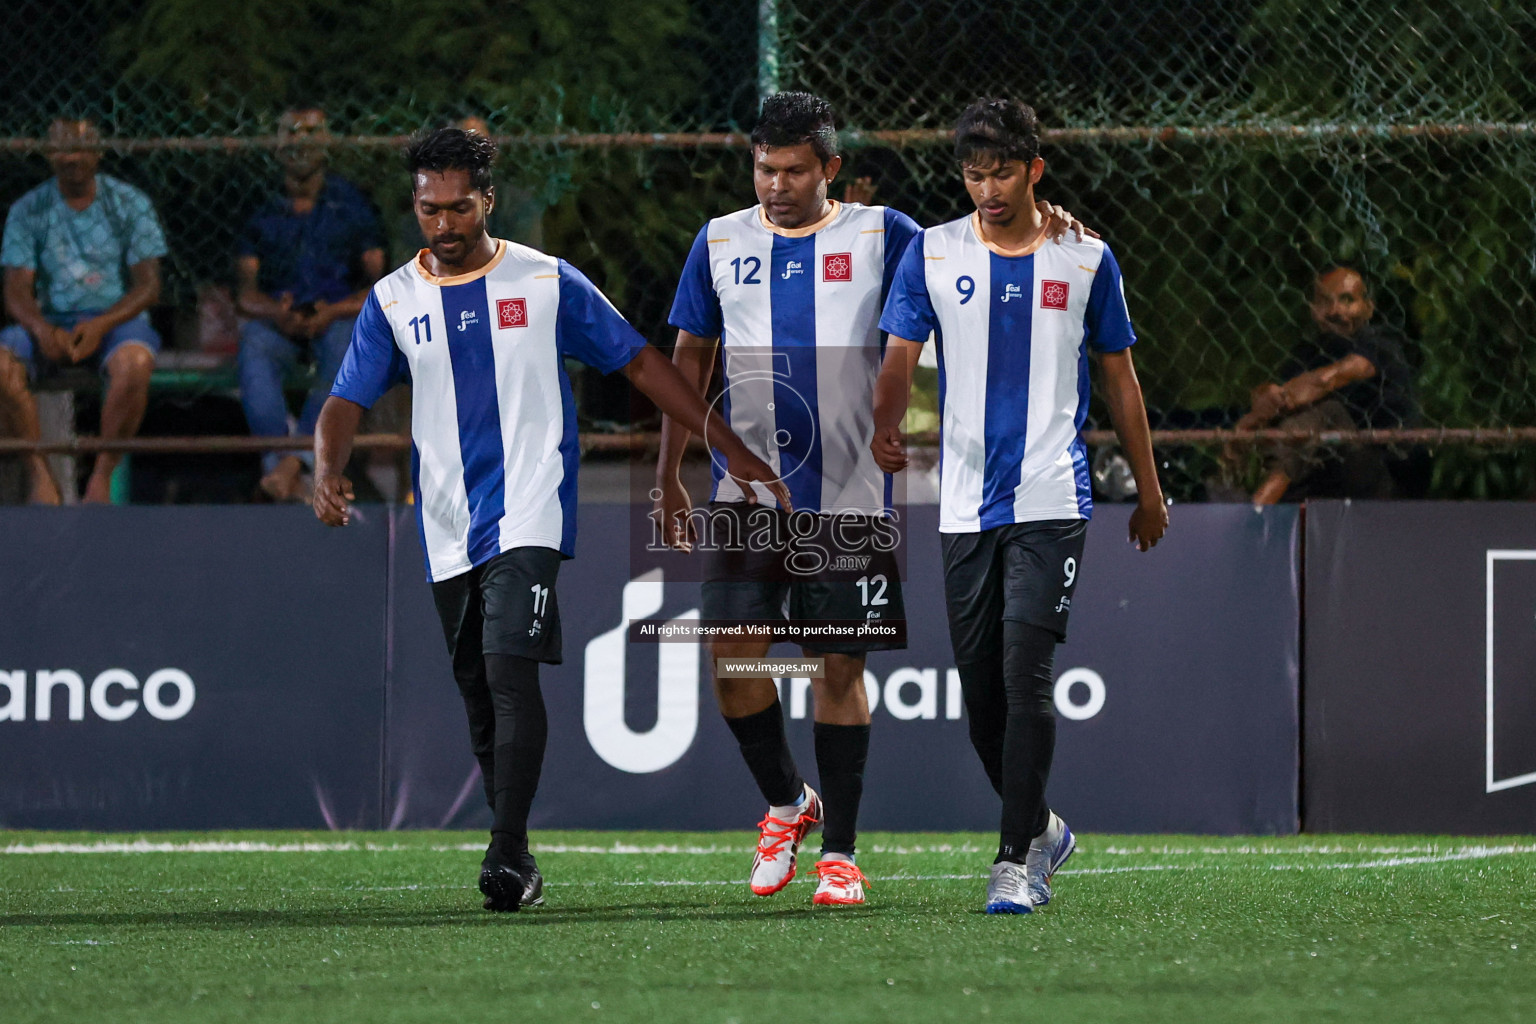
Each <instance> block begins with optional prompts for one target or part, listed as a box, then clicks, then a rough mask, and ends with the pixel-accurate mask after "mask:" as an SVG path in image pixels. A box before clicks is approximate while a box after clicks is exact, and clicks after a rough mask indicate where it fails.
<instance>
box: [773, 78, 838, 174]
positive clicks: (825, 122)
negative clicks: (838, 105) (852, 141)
mask: <svg viewBox="0 0 1536 1024" xmlns="http://www.w3.org/2000/svg"><path fill="white" fill-rule="evenodd" d="M805 143H810V145H811V149H812V150H813V151H814V152H815V153H816V159H818V160H820V161H821V162H822V163H823V164H825V163H826V162H827V161H828V160H831V159H832V158H833V157H834V156H837V119H836V118H835V117H834V116H833V114H832V104H830V103H828V102H827V101H826V100H824V99H822V98H821V97H820V96H814V95H812V94H811V93H808V92H781V93H775V94H774V95H772V96H769V97H768V98H767V99H765V100H763V111H762V114H761V115H759V116H758V119H757V126H756V127H755V128H753V129H752V145H753V146H768V147H772V148H778V147H779V146H799V145H803V144H805Z"/></svg>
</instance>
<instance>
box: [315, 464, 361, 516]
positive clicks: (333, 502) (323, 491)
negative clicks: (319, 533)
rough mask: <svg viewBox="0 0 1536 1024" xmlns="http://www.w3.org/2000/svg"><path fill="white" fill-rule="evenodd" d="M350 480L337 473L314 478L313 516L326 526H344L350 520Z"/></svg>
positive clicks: (351, 495) (351, 494)
mask: <svg viewBox="0 0 1536 1024" xmlns="http://www.w3.org/2000/svg"><path fill="white" fill-rule="evenodd" d="M354 497H355V495H354V494H353V493H352V481H351V480H348V479H347V478H346V477H344V476H342V475H340V474H337V475H335V476H317V477H316V478H315V517H316V518H317V519H319V520H320V521H321V522H322V523H324V524H325V525H326V526H346V525H347V524H348V523H349V522H351V521H352V506H351V502H352V500H353V498H354Z"/></svg>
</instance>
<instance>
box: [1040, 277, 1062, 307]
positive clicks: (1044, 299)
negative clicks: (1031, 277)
mask: <svg viewBox="0 0 1536 1024" xmlns="http://www.w3.org/2000/svg"><path fill="white" fill-rule="evenodd" d="M1068 290H1069V288H1068V285H1067V282H1065V281H1041V282H1040V308H1041V309H1066V308H1067V292H1068Z"/></svg>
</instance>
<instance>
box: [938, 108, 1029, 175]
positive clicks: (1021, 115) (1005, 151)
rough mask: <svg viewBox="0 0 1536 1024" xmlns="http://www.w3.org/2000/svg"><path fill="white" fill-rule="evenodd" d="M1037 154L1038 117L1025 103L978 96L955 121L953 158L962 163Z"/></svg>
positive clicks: (1025, 158)
mask: <svg viewBox="0 0 1536 1024" xmlns="http://www.w3.org/2000/svg"><path fill="white" fill-rule="evenodd" d="M1039 155H1040V119H1039V118H1038V117H1036V116H1035V109H1034V108H1033V107H1031V106H1030V105H1029V104H1027V103H1020V102H1018V101H1017V100H1010V99H995V98H989V99H980V100H977V101H976V102H975V103H972V104H971V105H970V106H968V107H966V108H965V113H963V114H961V115H960V120H959V122H958V123H957V124H956V125H955V159H956V160H958V161H959V162H960V165H961V166H962V167H963V166H965V165H967V164H969V165H971V166H985V165H988V164H993V163H1007V162H1008V161H1010V160H1022V161H1024V162H1025V163H1029V162H1031V161H1033V160H1034V159H1035V157H1037V156H1039Z"/></svg>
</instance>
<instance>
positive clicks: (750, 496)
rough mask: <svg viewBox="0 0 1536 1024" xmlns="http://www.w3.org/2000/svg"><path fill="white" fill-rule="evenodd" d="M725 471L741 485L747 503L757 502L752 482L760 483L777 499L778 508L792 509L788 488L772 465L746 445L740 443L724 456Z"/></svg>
mask: <svg viewBox="0 0 1536 1024" xmlns="http://www.w3.org/2000/svg"><path fill="white" fill-rule="evenodd" d="M725 471H726V472H727V473H729V474H730V475H731V479H732V480H735V481H736V482H737V483H738V484H740V485H741V489H742V492H743V493H745V494H746V496H747V503H748V504H749V505H755V504H757V489H756V488H754V487H753V486H752V484H753V483H760V484H762V485H763V486H764V487H766V488H768V490H769V492H770V493H772V494H773V496H774V497H775V498H777V499H778V500H779V508H781V509H783V510H784V511H785V512H790V511H793V509H794V503H793V502H791V501H790V500H789V488H788V487H785V486H784V481H783V480H780V479H779V474H777V473H775V472H774V471H773V467H772V466H770V465H768V463H766V462H764V461H763V460H762V459H760V458H758V457H757V456H756V455H753V454H752V453H751V452H750V451H748V450H747V447H746V445H740V446H739V447H737V448H736V450H735V451H734V452H732V453H731V454H729V455H727V456H726V457H725Z"/></svg>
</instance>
